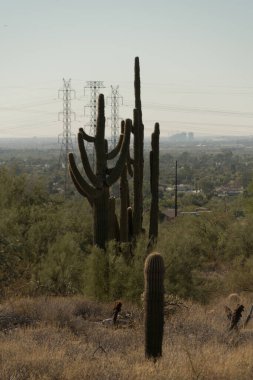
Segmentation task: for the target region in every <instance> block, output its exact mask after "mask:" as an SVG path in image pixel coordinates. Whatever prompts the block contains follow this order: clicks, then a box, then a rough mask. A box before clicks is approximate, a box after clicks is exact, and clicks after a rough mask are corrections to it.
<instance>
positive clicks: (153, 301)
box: [144, 252, 164, 359]
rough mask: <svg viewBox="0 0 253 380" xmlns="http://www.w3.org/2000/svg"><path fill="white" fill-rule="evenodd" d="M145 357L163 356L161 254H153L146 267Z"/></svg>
mask: <svg viewBox="0 0 253 380" xmlns="http://www.w3.org/2000/svg"><path fill="white" fill-rule="evenodd" d="M144 278H145V290H144V318H145V355H146V357H147V358H154V359H156V358H158V357H160V356H162V340H163V324H164V286H163V280H164V262H163V258H162V256H161V255H160V254H159V253H156V252H155V253H151V254H149V255H148V257H147V258H146V261H145V267H144Z"/></svg>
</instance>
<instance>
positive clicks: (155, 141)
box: [149, 123, 160, 244]
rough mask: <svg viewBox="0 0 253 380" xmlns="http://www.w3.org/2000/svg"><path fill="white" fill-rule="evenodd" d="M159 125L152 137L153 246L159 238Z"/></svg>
mask: <svg viewBox="0 0 253 380" xmlns="http://www.w3.org/2000/svg"><path fill="white" fill-rule="evenodd" d="M159 135H160V129H159V124H158V123H156V124H155V129H154V132H153V133H152V135H151V148H152V150H151V151H150V158H149V159H150V190H151V207H150V218H149V239H150V241H152V244H153V243H155V242H156V240H157V237H158V216H159V215H158V213H159Z"/></svg>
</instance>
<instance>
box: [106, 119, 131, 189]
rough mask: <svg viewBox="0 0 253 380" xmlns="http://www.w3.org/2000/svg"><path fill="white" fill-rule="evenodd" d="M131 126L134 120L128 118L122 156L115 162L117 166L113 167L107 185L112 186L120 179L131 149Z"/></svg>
mask: <svg viewBox="0 0 253 380" xmlns="http://www.w3.org/2000/svg"><path fill="white" fill-rule="evenodd" d="M131 128H132V121H131V120H130V119H127V120H126V124H125V133H124V140H123V143H122V147H121V151H120V156H119V158H118V160H117V162H116V164H115V167H114V168H113V169H112V172H111V173H110V175H109V176H108V178H107V181H106V182H107V186H111V185H112V184H113V183H114V182H116V181H117V180H118V179H119V177H120V175H121V172H122V170H123V168H124V165H125V163H126V159H127V153H128V150H129V142H130V133H131Z"/></svg>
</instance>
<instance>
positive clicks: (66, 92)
mask: <svg viewBox="0 0 253 380" xmlns="http://www.w3.org/2000/svg"><path fill="white" fill-rule="evenodd" d="M72 95H73V96H74V97H75V91H74V90H72V89H71V79H69V80H68V81H67V80H65V79H64V78H63V87H62V88H61V89H60V90H59V91H58V97H59V98H61V99H62V102H63V110H62V112H59V114H58V119H59V120H61V119H62V124H63V131H62V133H61V134H60V135H59V136H58V143H61V151H60V157H59V168H63V169H64V195H65V197H66V196H67V194H68V193H69V189H70V184H71V181H70V176H69V170H68V154H69V153H70V152H74V147H73V142H72V137H75V135H74V134H72V132H71V121H72V117H73V116H74V117H75V113H74V112H72V111H71V99H72Z"/></svg>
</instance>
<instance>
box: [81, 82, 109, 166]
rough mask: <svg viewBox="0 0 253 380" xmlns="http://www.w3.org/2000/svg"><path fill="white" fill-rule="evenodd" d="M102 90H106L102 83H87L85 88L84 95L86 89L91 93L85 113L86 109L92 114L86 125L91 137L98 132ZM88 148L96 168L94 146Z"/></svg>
mask: <svg viewBox="0 0 253 380" xmlns="http://www.w3.org/2000/svg"><path fill="white" fill-rule="evenodd" d="M101 88H105V86H104V83H103V82H102V81H87V82H86V86H85V87H84V95H86V89H88V90H89V93H90V101H89V103H88V104H87V105H86V106H84V111H85V109H86V108H88V109H89V110H90V114H89V118H90V121H89V123H88V124H87V125H86V126H88V127H89V135H90V136H94V135H95V132H96V123H97V101H98V95H99V93H100V89H101ZM87 148H88V151H89V152H90V154H91V156H92V165H93V167H94V165H95V154H94V145H93V144H92V148H91V149H89V146H87Z"/></svg>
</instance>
